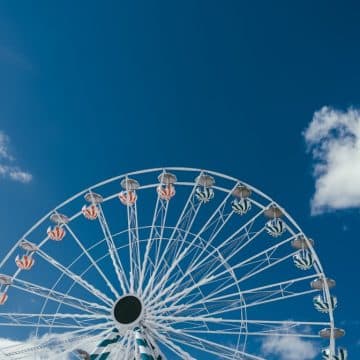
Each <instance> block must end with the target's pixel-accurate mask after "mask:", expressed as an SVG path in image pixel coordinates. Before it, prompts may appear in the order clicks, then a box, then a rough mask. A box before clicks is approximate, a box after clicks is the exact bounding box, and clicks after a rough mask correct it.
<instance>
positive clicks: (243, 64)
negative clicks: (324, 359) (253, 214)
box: [0, 0, 360, 359]
mask: <svg viewBox="0 0 360 360" xmlns="http://www.w3.org/2000/svg"><path fill="white" fill-rule="evenodd" d="M359 18H360V6H359V4H358V3H357V2H355V1H343V2H341V3H340V2H335V1H315V2H314V1H302V2H291V4H290V3H289V2H288V1H271V2H267V1H262V2H260V1H252V2H250V1H230V0H229V1H225V2H224V1H187V0H186V1H181V2H176V3H174V2H171V1H170V2H169V1H152V2H149V1H132V2H130V1H129V2H124V1H62V2H49V1H32V2H29V1H16V2H14V1H2V2H1V4H0V79H1V81H0V130H2V131H4V132H5V133H6V134H8V135H9V137H10V138H11V151H12V153H13V154H14V156H15V157H16V159H17V160H16V161H17V164H18V166H20V167H21V168H23V169H26V170H27V171H29V172H30V173H31V174H32V175H33V180H32V181H31V182H29V183H28V184H21V183H18V182H12V181H10V180H7V179H3V180H2V181H1V184H0V186H1V188H0V194H1V198H2V206H1V208H0V215H1V218H0V219H1V220H0V226H1V246H2V248H1V249H0V257H2V256H3V255H4V253H5V251H6V250H8V249H9V247H10V245H11V244H12V243H14V242H15V241H16V240H17V239H18V238H19V237H20V236H21V234H22V233H23V232H25V230H26V229H27V228H28V227H30V225H32V223H33V222H34V221H35V220H36V219H38V218H39V217H40V216H42V215H43V214H44V213H46V212H47V211H48V210H49V209H51V208H52V207H54V206H55V205H56V204H57V203H59V202H60V201H62V200H64V199H65V198H67V197H69V196H70V195H72V194H73V193H75V192H77V191H79V190H81V189H82V188H84V187H85V186H88V185H90V184H92V183H95V182H98V181H100V180H102V179H104V178H108V177H111V176H114V175H117V174H120V173H123V172H127V171H130V170H135V169H141V168H147V167H157V166H166V165H173V166H182V165H183V166H190V167H191V166H194V167H200V168H208V169H213V170H217V171H220V172H224V173H228V174H230V175H233V176H236V177H238V178H240V179H243V180H245V181H247V182H249V183H251V184H253V185H254V186H256V187H258V188H260V189H261V190H263V191H264V192H265V193H267V194H269V195H270V196H272V197H273V198H274V199H276V200H277V201H278V202H279V203H281V204H283V205H284V206H285V207H286V208H287V209H288V211H289V212H290V213H291V214H292V215H293V217H294V218H295V219H296V220H297V221H298V223H299V224H300V226H302V228H303V229H304V230H305V231H306V232H307V233H308V234H311V235H312V236H313V238H314V239H315V240H316V245H317V250H318V252H319V255H320V257H321V259H322V262H323V265H324V267H325V270H326V271H327V273H328V274H329V275H331V276H332V277H334V278H335V279H336V280H337V282H338V286H337V288H336V293H337V294H338V297H339V309H338V310H337V312H336V318H337V320H338V323H340V322H341V321H343V324H342V325H340V324H339V325H340V326H342V327H344V328H346V330H347V333H348V335H347V337H346V338H345V339H344V340H343V341H342V343H341V344H342V345H344V346H347V347H348V348H349V350H350V351H351V355H350V357H351V358H352V359H356V358H360V345H359V341H360V336H359V333H360V331H359V330H360V326H359V323H360V314H359V308H358V302H359V301H358V299H359V296H360V291H359V281H358V279H357V277H358V276H355V274H358V273H359V260H358V259H359V252H360V245H359V241H358V240H359V231H358V224H359V215H360V214H359V210H358V209H355V210H354V209H353V210H343V211H337V212H333V213H330V214H323V215H319V216H311V214H310V205H309V203H310V199H311V197H312V195H313V193H314V179H313V177H312V166H313V162H312V158H311V155H310V154H309V153H307V152H306V146H305V142H304V138H303V136H302V132H303V130H304V129H305V128H306V127H307V126H308V125H309V123H310V121H311V119H312V117H313V114H314V112H315V111H317V110H319V109H320V108H321V107H323V106H325V105H330V106H333V107H336V108H340V109H347V108H348V107H349V106H353V107H357V106H359V105H360V88H359V84H360V71H359V64H360V50H359V49H360V48H359V34H360V22H359Z"/></svg>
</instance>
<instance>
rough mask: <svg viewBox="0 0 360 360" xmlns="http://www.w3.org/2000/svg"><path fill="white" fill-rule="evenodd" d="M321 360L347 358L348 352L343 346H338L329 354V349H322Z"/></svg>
mask: <svg viewBox="0 0 360 360" xmlns="http://www.w3.org/2000/svg"><path fill="white" fill-rule="evenodd" d="M322 358H323V360H347V358H348V352H347V350H346V349H344V348H338V349H337V352H336V353H335V354H333V355H331V351H330V349H324V350H323V351H322Z"/></svg>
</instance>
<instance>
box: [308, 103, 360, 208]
mask: <svg viewBox="0 0 360 360" xmlns="http://www.w3.org/2000/svg"><path fill="white" fill-rule="evenodd" d="M304 137H305V140H306V143H307V145H308V147H309V150H310V151H311V153H312V156H313V159H314V162H315V165H314V178H315V194H314V196H313V198H312V200H311V210H312V214H319V213H323V212H326V211H331V210H337V209H346V208H356V207H360V186H359V184H360V110H357V109H348V110H347V111H340V110H336V109H333V108H331V107H323V108H322V109H320V110H319V111H317V112H315V113H314V116H313V119H312V121H311V123H310V125H309V127H308V128H307V129H306V130H305V131H304Z"/></svg>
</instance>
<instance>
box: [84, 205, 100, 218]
mask: <svg viewBox="0 0 360 360" xmlns="http://www.w3.org/2000/svg"><path fill="white" fill-rule="evenodd" d="M81 212H82V214H83V215H84V216H85V218H86V219H88V220H96V219H97V217H98V214H99V209H98V207H97V206H96V205H94V204H93V205H89V206H86V205H84V206H83V207H82V209H81Z"/></svg>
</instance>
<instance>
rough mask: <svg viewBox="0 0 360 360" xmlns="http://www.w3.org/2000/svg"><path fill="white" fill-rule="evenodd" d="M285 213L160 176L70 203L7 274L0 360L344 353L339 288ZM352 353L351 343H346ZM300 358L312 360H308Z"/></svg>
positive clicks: (230, 185)
mask: <svg viewBox="0 0 360 360" xmlns="http://www.w3.org/2000/svg"><path fill="white" fill-rule="evenodd" d="M314 249H315V243H314V241H313V240H312V239H311V238H309V237H307V236H306V235H305V234H304V233H303V232H302V230H301V229H300V227H299V226H298V225H297V224H296V222H295V221H294V220H293V219H292V218H291V217H290V215H289V214H288V213H287V212H286V210H285V209H284V208H283V207H281V206H280V205H279V204H278V203H276V202H275V201H274V200H272V199H271V198H270V197H269V196H267V195H265V194H264V193H262V192H261V191H259V190H257V189H256V188H254V187H252V186H251V185H249V184H246V183H244V182H243V181H240V180H238V179H235V178H233V177H230V176H226V175H223V174H220V173H217V172H213V171H205V170H200V169H189V168H158V169H149V170H142V171H136V172H132V173H127V174H125V175H120V176H117V177H115V178H112V179H108V180H106V181H103V182H101V183H99V184H96V185H94V186H91V187H88V188H86V189H85V190H83V191H82V192H80V193H78V194H76V195H75V196H73V197H71V198H70V199H68V200H66V201H65V202H63V203H62V204H60V205H59V206H57V207H56V208H55V209H53V210H51V211H50V212H49V213H48V214H47V215H46V216H44V217H43V218H42V219H40V220H39V221H38V222H37V223H36V224H35V225H34V226H32V227H31V229H30V230H29V231H27V232H26V233H25V234H24V236H23V237H22V238H21V239H20V240H19V241H18V242H17V243H16V244H15V246H14V247H13V248H12V249H11V250H10V251H9V252H8V253H7V254H6V255H5V256H4V257H3V259H2V261H1V262H0V305H1V306H0V338H7V339H12V343H11V344H10V345H8V346H3V347H2V348H0V358H1V359H92V360H95V359H98V360H100V359H124V360H133V359H149V360H165V359H167V360H177V359H179V360H180V359H185V360H194V359H200V360H201V359H209V360H215V359H227V360H240V359H241V360H264V359H274V358H276V353H275V352H274V353H271V350H268V351H267V352H264V346H263V344H264V343H266V341H267V340H268V339H273V340H274V341H276V340H280V339H281V340H283V339H286V340H288V341H289V342H291V341H292V340H293V339H301V341H308V342H309V343H311V344H312V345H313V346H314V347H315V348H316V349H318V351H319V357H322V358H323V359H330V360H345V359H347V351H346V350H345V349H344V348H343V347H337V345H336V344H335V342H337V339H338V338H341V337H342V336H343V335H344V334H345V331H344V330H343V329H340V328H337V327H336V326H335V323H334V315H333V313H334V310H335V308H336V307H337V298H336V296H334V295H333V294H332V291H333V288H334V287H335V281H334V280H333V279H331V278H328V277H327V276H326V275H325V273H324V270H323V267H322V265H321V263H320V260H319V257H318V255H317V254H316V252H315V250H314ZM340 341H341V340H340ZM299 358H300V357H299Z"/></svg>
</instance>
